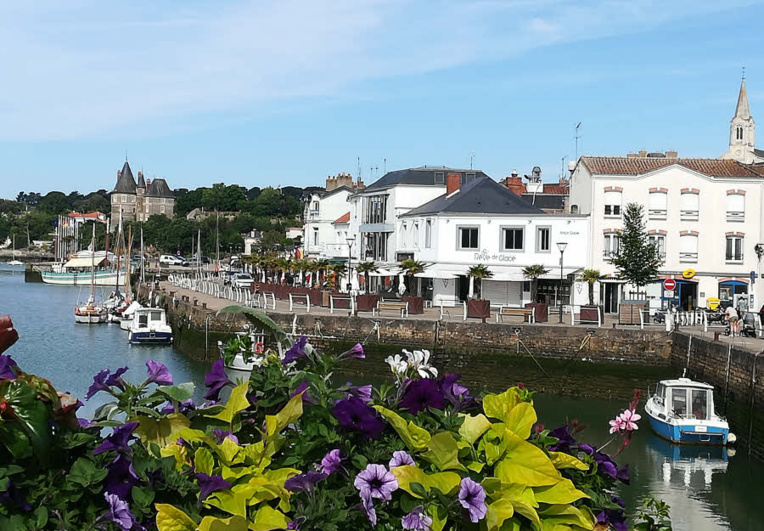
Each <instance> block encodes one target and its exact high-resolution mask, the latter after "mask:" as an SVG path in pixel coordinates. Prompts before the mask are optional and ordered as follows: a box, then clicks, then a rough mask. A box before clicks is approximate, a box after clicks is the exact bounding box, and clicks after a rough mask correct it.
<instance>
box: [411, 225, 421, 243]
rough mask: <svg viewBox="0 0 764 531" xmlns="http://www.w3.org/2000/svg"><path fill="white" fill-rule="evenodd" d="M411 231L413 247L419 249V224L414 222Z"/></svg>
mask: <svg viewBox="0 0 764 531" xmlns="http://www.w3.org/2000/svg"><path fill="white" fill-rule="evenodd" d="M411 230H412V231H413V233H414V234H413V236H414V238H413V239H414V247H416V248H417V249H418V248H419V223H418V222H416V221H415V222H414V226H413V227H412V228H411Z"/></svg>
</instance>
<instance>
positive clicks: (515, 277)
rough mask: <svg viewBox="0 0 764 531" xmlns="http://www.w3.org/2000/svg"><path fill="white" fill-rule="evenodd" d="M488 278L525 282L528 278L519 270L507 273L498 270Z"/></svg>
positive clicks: (500, 280)
mask: <svg viewBox="0 0 764 531" xmlns="http://www.w3.org/2000/svg"><path fill="white" fill-rule="evenodd" d="M486 280H498V281H499V282H524V281H526V280H528V279H527V278H525V277H524V276H523V272H522V271H518V272H507V273H504V272H496V273H494V274H493V276H492V277H491V278H487V279H486Z"/></svg>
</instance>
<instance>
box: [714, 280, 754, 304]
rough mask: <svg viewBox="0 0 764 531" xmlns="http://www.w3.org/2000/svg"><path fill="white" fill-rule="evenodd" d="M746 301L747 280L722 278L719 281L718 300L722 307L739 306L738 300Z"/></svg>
mask: <svg viewBox="0 0 764 531" xmlns="http://www.w3.org/2000/svg"><path fill="white" fill-rule="evenodd" d="M741 299H742V300H745V301H746V308H747V301H748V282H747V281H743V280H723V281H721V282H719V300H720V301H721V306H722V308H727V307H728V306H733V305H734V306H735V307H736V308H737V307H739V306H740V300H741Z"/></svg>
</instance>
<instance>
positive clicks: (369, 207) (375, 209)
mask: <svg viewBox="0 0 764 531" xmlns="http://www.w3.org/2000/svg"><path fill="white" fill-rule="evenodd" d="M364 210H365V212H366V214H365V216H364V222H365V223H384V222H385V219H386V213H387V196H386V195H374V196H371V197H366V198H364Z"/></svg>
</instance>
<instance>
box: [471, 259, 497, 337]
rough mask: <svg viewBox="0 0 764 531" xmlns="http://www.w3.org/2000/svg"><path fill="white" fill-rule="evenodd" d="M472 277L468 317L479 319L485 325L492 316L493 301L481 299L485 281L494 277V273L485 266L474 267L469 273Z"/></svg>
mask: <svg viewBox="0 0 764 531" xmlns="http://www.w3.org/2000/svg"><path fill="white" fill-rule="evenodd" d="M467 276H468V277H470V298H469V299H468V300H467V317H478V318H480V319H482V320H483V322H484V323H485V321H486V319H488V318H489V317H490V316H491V301H486V300H483V299H482V298H481V295H482V288H483V282H482V281H483V279H486V278H491V277H493V273H492V272H491V271H490V270H489V269H488V268H487V267H486V266H484V265H483V264H478V265H474V266H472V267H470V268H469V270H468V271H467Z"/></svg>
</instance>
